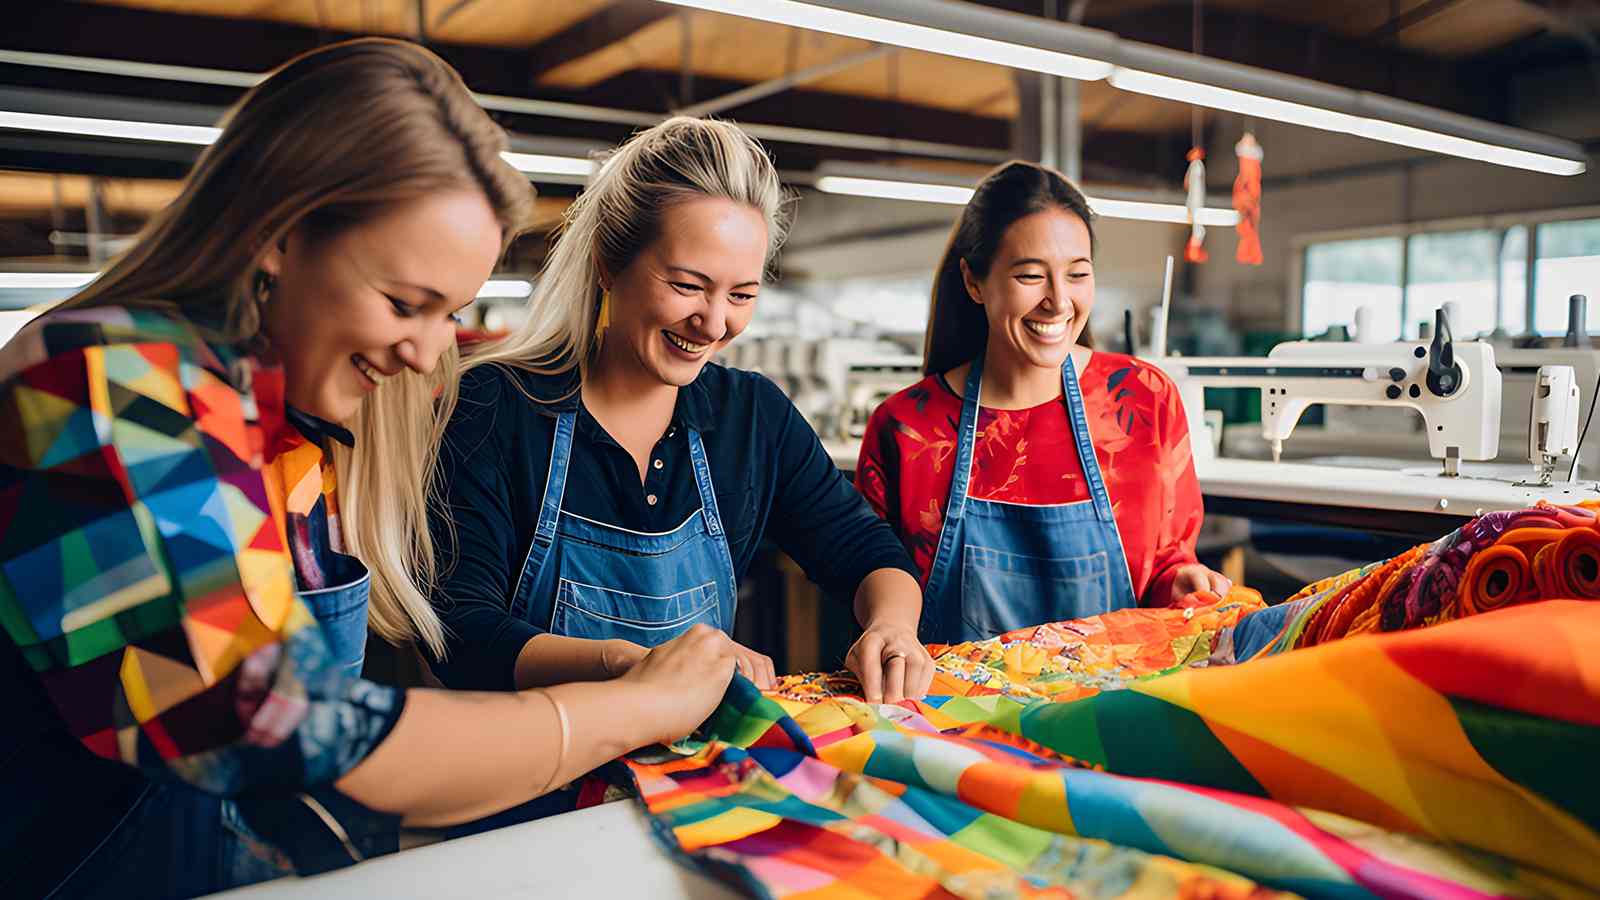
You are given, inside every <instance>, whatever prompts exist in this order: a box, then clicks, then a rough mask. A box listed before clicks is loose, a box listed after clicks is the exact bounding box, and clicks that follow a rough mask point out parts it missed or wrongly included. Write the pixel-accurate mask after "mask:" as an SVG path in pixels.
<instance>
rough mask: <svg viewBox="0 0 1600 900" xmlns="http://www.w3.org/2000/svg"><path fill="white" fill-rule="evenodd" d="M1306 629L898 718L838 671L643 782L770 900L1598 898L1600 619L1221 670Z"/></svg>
mask: <svg viewBox="0 0 1600 900" xmlns="http://www.w3.org/2000/svg"><path fill="white" fill-rule="evenodd" d="M1553 515H1554V513H1551V512H1548V511H1547V512H1546V516H1547V517H1548V516H1553ZM1572 515H1573V516H1575V517H1577V518H1574V519H1573V520H1572V521H1574V522H1579V523H1580V524H1577V525H1574V526H1570V528H1569V530H1581V531H1583V532H1592V531H1593V529H1592V528H1590V527H1588V526H1587V525H1583V524H1581V518H1582V517H1581V515H1579V514H1577V513H1573V514H1572ZM1543 537H1544V539H1545V540H1546V541H1549V540H1551V539H1553V538H1554V537H1555V536H1554V535H1549V534H1546V535H1544V536H1543ZM1587 538H1588V535H1586V534H1581V533H1580V534H1579V535H1578V539H1579V540H1581V541H1586V540H1587ZM1459 543H1460V542H1459V540H1457V541H1450V540H1446V541H1443V542H1441V544H1440V545H1437V546H1440V547H1447V546H1459ZM1585 546H1588V544H1585ZM1574 552H1575V553H1576V552H1577V551H1574ZM1380 568H1382V564H1375V565H1374V566H1371V567H1367V568H1366V569H1364V570H1361V571H1363V572H1365V573H1366V574H1368V575H1370V574H1371V573H1372V572H1374V571H1377V570H1378V569H1380ZM1573 569H1574V571H1575V572H1576V573H1577V575H1578V576H1581V575H1582V574H1584V573H1585V572H1587V571H1588V570H1587V568H1586V567H1584V566H1582V565H1579V564H1574V565H1573ZM1358 577H1359V576H1351V577H1348V578H1346V579H1344V581H1343V582H1342V583H1343V584H1344V585H1345V586H1348V584H1350V583H1354V582H1355V581H1356V580H1357V579H1358ZM1575 577H1577V576H1575ZM1397 583H1403V581H1402V582H1397ZM1463 584H1464V585H1465V584H1466V582H1463ZM1468 587H1470V585H1468V586H1467V587H1463V588H1461V589H1462V590H1466V589H1468ZM1323 589H1324V590H1327V589H1329V586H1327V585H1325V586H1324V588H1323ZM1333 589H1335V590H1337V587H1334V588H1333ZM1393 589H1395V590H1398V588H1393ZM1401 595H1402V596H1404V592H1403V591H1402V593H1401ZM1445 599H1446V605H1450V603H1451V600H1450V596H1448V595H1447V596H1446V598H1445ZM1306 608H1307V604H1305V603H1304V602H1303V600H1301V599H1297V600H1296V602H1295V603H1294V604H1285V605H1282V606H1276V607H1267V608H1262V606H1261V604H1260V603H1259V600H1252V599H1250V598H1244V599H1241V598H1238V597H1233V598H1230V599H1228V600H1226V601H1223V602H1221V603H1218V604H1215V605H1213V606H1211V607H1200V608H1195V609H1190V610H1123V611H1119V612H1115V613H1111V614H1108V615H1105V616H1099V617H1095V618H1092V619H1084V620H1078V621H1074V622H1063V623H1053V624H1050V625H1045V626H1040V627H1039V628H1036V629H1029V630H1026V631H1022V632H1013V633H1011V634H1008V635H1003V636H1001V637H998V638H994V639H992V640H989V641H983V642H977V643H973V644H963V645H958V646H956V647H934V648H931V649H932V650H933V652H934V653H935V657H936V661H937V664H938V670H939V673H938V675H937V676H936V680H935V684H934V691H936V692H943V691H948V693H940V694H938V695H935V696H930V697H928V698H927V699H926V700H925V701H914V702H913V701H908V702H906V703H904V704H900V705H898V706H890V705H877V706H873V705H868V704H865V703H863V702H861V700H860V699H858V696H856V695H857V694H858V692H859V686H858V685H855V684H854V683H853V682H852V681H851V680H850V679H849V678H848V677H847V676H844V675H829V676H820V675H812V676H791V677H789V678H786V679H782V680H781V681H780V684H779V687H778V690H777V691H775V692H772V693H770V694H768V695H762V694H760V693H759V692H758V691H756V690H755V688H754V686H753V685H750V684H749V683H748V682H746V681H744V680H743V679H736V681H735V684H734V685H733V686H732V687H731V688H730V690H729V693H728V696H727V698H726V699H725V700H724V702H723V705H722V707H721V708H720V709H719V710H718V712H717V713H716V715H714V716H713V717H712V719H711V720H710V721H709V722H708V723H707V725H706V728H705V730H704V732H703V734H702V735H701V736H700V737H699V738H697V739H695V740H691V741H686V742H683V743H681V744H679V745H675V746H673V747H671V748H658V749H656V750H652V751H646V752H641V753H639V754H635V755H634V756H633V757H632V758H630V760H629V761H628V765H629V769H630V771H631V772H632V774H633V776H634V778H635V780H636V784H637V786H638V789H639V791H640V794H641V796H642V798H643V800H644V802H645V804H646V805H647V807H648V808H649V811H650V813H651V816H652V820H653V821H654V822H655V824H656V826H657V831H658V834H659V835H660V836H661V837H662V839H663V840H664V841H665V842H666V843H667V844H668V846H670V847H673V848H675V849H676V850H679V851H681V852H682V853H684V854H686V855H687V858H689V859H692V860H693V861H695V862H696V863H698V864H700V865H702V866H704V867H705V868H706V869H707V870H708V871H710V872H712V873H713V874H718V875H721V876H723V877H725V878H727V879H728V880H730V881H732V882H734V883H735V884H738V885H740V886H742V887H744V888H746V889H747V890H749V891H750V892H751V893H753V894H755V895H757V896H771V897H787V896H804V897H807V898H831V897H858V896H881V897H948V896H957V897H979V896H984V897H989V896H1019V897H1020V896H1032V895H1036V894H1039V895H1049V896H1077V897H1124V896H1215V897H1228V896H1252V895H1259V894H1262V893H1265V892H1267V891H1269V890H1274V889H1275V890H1281V891H1287V892H1293V893H1296V894H1301V895H1305V896H1313V897H1341V898H1342V897H1413V898H1441V897H1442V898H1465V897H1492V896H1514V897H1585V896H1593V894H1592V887H1593V886H1594V885H1596V884H1600V780H1597V779H1595V778H1594V777H1593V767H1594V763H1593V758H1594V756H1595V754H1596V753H1600V657H1597V656H1596V654H1595V652H1594V649H1595V648H1597V647H1600V602H1596V601H1593V600H1567V599H1547V598H1546V597H1545V596H1543V595H1540V594H1538V593H1535V594H1533V595H1532V596H1529V597H1525V598H1524V599H1523V601H1522V602H1519V603H1517V604H1514V605H1511V606H1510V607H1509V608H1498V609H1495V610H1492V611H1488V612H1482V613H1476V612H1472V613H1459V612H1458V614H1457V615H1454V616H1452V617H1451V618H1450V619H1448V620H1443V621H1432V622H1421V623H1418V625H1416V626H1415V627H1412V628H1407V629H1401V630H1399V631H1398V632H1396V633H1388V634H1383V633H1375V634H1366V635H1358V636H1354V637H1350V638H1349V639H1344V640H1332V641H1330V642H1327V643H1326V644H1325V645H1323V646H1310V647H1307V648H1304V649H1294V650H1292V651H1288V650H1284V651H1280V652H1277V653H1268V654H1261V655H1257V656H1256V657H1255V658H1253V659H1251V660H1250V661H1248V662H1244V663H1241V664H1236V665H1230V664H1226V662H1227V657H1228V655H1229V652H1230V650H1231V647H1232V646H1233V643H1232V642H1233V641H1234V640H1235V637H1234V634H1235V633H1236V632H1237V633H1241V634H1243V633H1246V632H1248V631H1250V626H1252V624H1253V620H1256V619H1261V620H1262V621H1263V622H1265V623H1266V626H1265V628H1264V629H1262V630H1263V631H1264V632H1266V633H1269V634H1272V633H1277V632H1278V630H1279V629H1280V628H1282V627H1283V621H1284V619H1285V618H1286V614H1285V612H1280V611H1287V617H1288V618H1299V619H1301V620H1302V621H1303V619H1304V617H1305V609H1306ZM1301 633H1303V629H1302V630H1301ZM1292 645H1293V642H1292V641H1290V642H1289V643H1288V646H1291V647H1292Z"/></svg>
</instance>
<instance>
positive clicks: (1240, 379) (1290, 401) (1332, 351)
mask: <svg viewBox="0 0 1600 900" xmlns="http://www.w3.org/2000/svg"><path fill="white" fill-rule="evenodd" d="M1428 349H1429V347H1428V343H1426V342H1422V341H1406V342H1399V343H1392V344H1349V343H1328V342H1312V341H1289V342H1287V343H1283V344H1279V345H1278V346H1276V347H1274V348H1272V352H1271V353H1270V354H1269V355H1268V356H1267V357H1266V358H1265V359H1263V358H1261V357H1165V358H1161V359H1154V360H1150V362H1151V363H1153V364H1154V365H1156V366H1158V367H1159V368H1161V369H1162V370H1163V371H1164V372H1166V373H1167V375H1168V376H1169V377H1171V378H1172V380H1173V381H1174V382H1176V383H1177V385H1178V388H1179V391H1180V393H1181V395H1182V397H1183V405H1184V411H1185V412H1186V414H1187V416H1188V419H1189V427H1190V431H1191V433H1192V434H1195V435H1204V434H1205V428H1206V425H1205V389H1206V388H1208V387H1245V388H1259V389H1260V391H1261V436H1262V437H1263V438H1265V439H1266V440H1267V441H1268V442H1269V443H1270V444H1271V445H1272V446H1273V448H1274V456H1276V455H1277V451H1278V450H1281V448H1282V446H1283V441H1285V440H1287V439H1288V437H1289V436H1290V434H1292V433H1293V432H1294V428H1295V425H1296V424H1298V423H1299V421H1300V416H1301V415H1302V414H1303V413H1304V412H1305V411H1306V409H1307V408H1308V407H1310V406H1312V405H1315V404H1318V403H1325V404H1339V405H1357V406H1389V407H1404V408H1410V409H1414V410H1416V411H1417V412H1419V413H1421V414H1422V418H1423V421H1424V422H1425V423H1426V426H1427V435H1428V453H1429V455H1430V456H1432V457H1433V458H1435V459H1438V460H1442V461H1444V464H1445V470H1446V473H1447V474H1455V472H1456V468H1457V464H1458V462H1459V461H1460V460H1490V459H1494V458H1495V456H1496V454H1498V453H1499V451H1500V404H1501V383H1500V369H1499V368H1498V367H1497V366H1496V364H1495V355H1494V347H1492V346H1491V345H1489V344H1487V343H1485V342H1482V341H1455V342H1453V344H1452V351H1453V354H1454V364H1455V365H1456V366H1457V367H1459V369H1460V383H1459V384H1458V385H1457V386H1456V387H1455V389H1454V390H1452V391H1450V392H1449V393H1448V394H1447V395H1443V396H1441V395H1440V394H1439V393H1437V392H1436V391H1434V390H1433V389H1431V388H1430V387H1429V386H1428V383H1427V375H1428ZM1193 443H1194V445H1195V452H1196V455H1197V456H1202V455H1209V453H1210V447H1211V442H1210V441H1209V440H1198V439H1197V440H1195V441H1193Z"/></svg>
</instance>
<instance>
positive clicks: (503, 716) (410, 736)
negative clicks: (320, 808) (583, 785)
mask: <svg viewBox="0 0 1600 900" xmlns="http://www.w3.org/2000/svg"><path fill="white" fill-rule="evenodd" d="M544 690H545V691H547V692H548V697H549V698H550V699H554V700H557V701H559V702H560V704H561V705H562V707H564V708H565V710H566V714H567V726H566V736H565V744H566V747H565V752H563V749H562V744H563V736H562V726H561V722H560V717H559V715H558V713H557V712H556V709H555V707H554V705H552V703H551V702H550V699H547V698H546V697H544V696H540V695H539V692H535V691H525V692H521V693H514V694H497V693H475V692H447V691H432V690H420V689H419V690H413V691H411V692H410V693H409V695H408V697H407V700H406V708H405V711H404V712H403V713H402V714H401V716H400V721H399V722H397V723H396V724H395V727H394V731H393V732H391V733H390V735H389V737H388V739H387V740H385V741H384V742H383V743H382V744H381V745H379V747H378V749H377V750H375V751H373V753H372V755H371V756H369V757H368V758H367V759H366V760H365V761H364V762H363V763H362V764H361V765H359V766H357V767H356V768H355V769H354V770H352V771H351V772H350V773H349V774H347V775H346V776H345V777H344V778H343V779H341V780H340V781H339V782H338V787H339V789H340V790H341V791H344V792H345V793H347V794H349V795H350V796H351V797H352V798H353V799H355V800H356V801H358V802H360V803H362V804H365V805H366V806H370V807H372V808H373V809H378V810H382V811H385V812H391V813H400V814H402V815H404V816H405V822H406V824H407V825H413V826H422V827H428V826H443V825H450V824H454V823H457V822H465V821H469V820H471V819H476V818H480V817H482V816H486V815H489V814H491V813H495V812H498V811H500V810H502V809H507V808H509V807H512V806H515V805H517V804H519V803H524V802H527V801H528V800H531V799H533V798H534V797H537V796H539V795H540V794H541V793H544V792H546V791H549V790H553V789H555V788H557V787H560V786H562V785H563V784H566V783H567V782H569V781H571V780H572V779H573V778H576V777H577V776H579V775H582V774H583V773H585V772H589V771H591V770H593V769H595V768H596V767H598V766H600V765H602V764H604V763H606V762H609V761H610V760H613V759H616V758H617V757H619V756H621V755H623V754H625V753H627V752H629V751H630V750H634V749H636V748H638V747H640V746H643V745H644V744H647V743H650V742H651V741H652V740H654V737H653V736H651V735H650V729H649V727H648V721H647V719H648V715H647V714H646V713H647V709H645V704H644V702H643V700H642V698H641V691H640V690H639V688H638V687H637V685H634V684H633V683H631V682H629V681H626V680H622V681H607V682H600V683H588V684H583V683H580V684H565V685H560V686H558V687H552V688H547V689H544ZM558 762H559V765H558Z"/></svg>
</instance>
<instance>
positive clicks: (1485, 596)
mask: <svg viewBox="0 0 1600 900" xmlns="http://www.w3.org/2000/svg"><path fill="white" fill-rule="evenodd" d="M1596 537H1600V535H1596ZM1533 586H1534V577H1533V567H1532V566H1531V565H1530V564H1529V563H1528V556H1527V554H1525V553H1523V552H1522V551H1521V550H1519V549H1518V548H1516V547H1513V546H1507V545H1505V544H1495V545H1494V546H1492V547H1485V548H1484V549H1482V550H1479V551H1478V552H1477V553H1474V554H1473V555H1472V561H1471V562H1469V563H1467V574H1466V576H1465V577H1463V578H1462V579H1461V587H1460V590H1459V592H1458V593H1457V595H1456V601H1457V603H1458V604H1459V609H1460V612H1461V615H1463V616H1475V615H1477V614H1479V613H1483V612H1489V611H1490V610H1495V609H1501V608H1503V607H1506V606H1510V605H1511V604H1513V603H1516V602H1518V601H1519V600H1522V599H1526V597H1527V594H1528V591H1529V589H1530V588H1532V587H1533Z"/></svg>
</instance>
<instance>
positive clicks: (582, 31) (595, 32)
mask: <svg viewBox="0 0 1600 900" xmlns="http://www.w3.org/2000/svg"><path fill="white" fill-rule="evenodd" d="M535 5H540V4H535ZM676 18H677V12H676V11H675V10H674V9H673V8H672V7H671V6H668V5H667V4H665V3H640V2H624V3H616V4H613V5H609V6H605V7H602V8H600V10H599V11H598V12H595V13H594V14H593V15H590V16H588V17H586V18H583V19H580V20H578V21H576V22H573V23H572V24H570V25H568V26H567V27H566V28H564V29H562V30H561V31H559V32H557V33H556V34H554V35H553V36H550V37H548V38H546V39H544V40H543V41H541V42H539V43H538V44H537V45H535V46H533V47H531V48H529V50H528V60H529V65H528V77H529V80H530V82H531V83H539V84H551V85H556V86H560V87H586V86H588V85H589V84H593V83H594V82H595V81H597V80H603V79H604V78H605V77H608V76H607V75H605V74H601V75H599V76H598V77H591V74H590V72H589V70H587V69H585V68H583V67H582V66H578V67H576V68H574V66H575V64H578V63H582V62H584V61H585V60H587V59H589V58H591V57H595V56H606V55H607V54H608V53H610V55H611V56H613V57H614V56H615V53H612V52H611V51H615V50H616V48H617V47H618V46H619V45H621V44H623V43H625V42H629V41H633V40H634V39H635V38H638V37H640V35H641V34H643V33H645V32H656V31H660V30H662V29H663V28H664V27H670V28H671V29H672V31H673V33H674V34H676V33H677V30H676V29H677V26H676V25H674V24H671V23H673V22H674V21H675V20H676ZM622 58H623V59H626V58H628V57H627V56H626V55H624V56H623V57H622ZM592 68H594V69H595V70H596V71H601V72H603V71H604V70H605V69H604V67H603V66H601V67H592ZM563 72H565V73H566V74H558V73H563ZM611 74H615V73H614V72H613V73H611ZM586 78H590V79H591V80H587V81H586V80H585V79H586Z"/></svg>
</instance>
